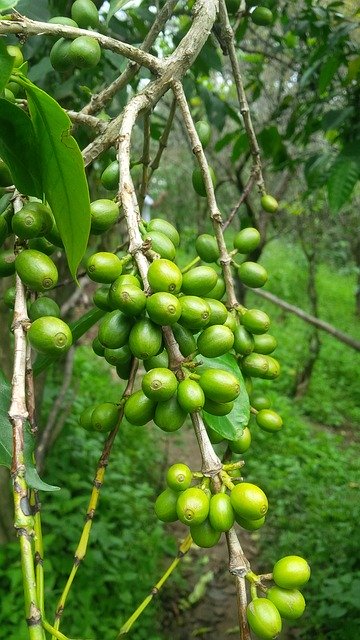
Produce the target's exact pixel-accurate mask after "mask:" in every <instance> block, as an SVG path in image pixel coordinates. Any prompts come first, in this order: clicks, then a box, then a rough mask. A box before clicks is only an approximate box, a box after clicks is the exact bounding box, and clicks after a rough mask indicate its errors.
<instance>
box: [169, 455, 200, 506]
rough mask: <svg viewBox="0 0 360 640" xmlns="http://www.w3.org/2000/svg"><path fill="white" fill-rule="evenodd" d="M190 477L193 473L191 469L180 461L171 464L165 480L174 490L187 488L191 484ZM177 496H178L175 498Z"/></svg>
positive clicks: (191, 477)
mask: <svg viewBox="0 0 360 640" xmlns="http://www.w3.org/2000/svg"><path fill="white" fill-rule="evenodd" d="M192 479H193V474H192V471H191V469H189V467H188V466H187V465H186V464H183V463H182V462H177V463H176V464H173V465H171V467H169V469H168V471H167V474H166V482H167V484H168V486H169V487H170V489H172V490H173V491H176V492H178V491H184V490H185V489H188V488H189V487H190V485H191V482H192ZM177 498H178V496H177V497H176V499H177Z"/></svg>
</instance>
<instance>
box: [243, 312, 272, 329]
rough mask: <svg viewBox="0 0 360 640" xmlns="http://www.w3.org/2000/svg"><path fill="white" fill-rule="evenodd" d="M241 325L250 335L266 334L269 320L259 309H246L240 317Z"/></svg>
mask: <svg viewBox="0 0 360 640" xmlns="http://www.w3.org/2000/svg"><path fill="white" fill-rule="evenodd" d="M241 324H242V325H243V327H245V329H247V330H248V331H250V333H255V334H259V333H266V332H267V331H268V329H269V327H270V318H269V316H268V315H267V314H266V313H265V312H264V311H261V310H260V309H247V310H246V311H245V313H244V314H243V315H242V316H241Z"/></svg>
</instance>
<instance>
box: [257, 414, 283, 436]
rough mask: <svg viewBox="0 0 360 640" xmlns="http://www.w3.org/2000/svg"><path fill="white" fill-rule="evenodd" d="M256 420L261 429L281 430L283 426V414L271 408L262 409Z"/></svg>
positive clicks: (272, 431)
mask: <svg viewBox="0 0 360 640" xmlns="http://www.w3.org/2000/svg"><path fill="white" fill-rule="evenodd" d="M256 422H257V424H258V425H259V427H260V429H262V430H263V431H268V432H269V433H274V432H275V431H280V429H281V428H282V426H283V421H282V419H281V416H279V414H278V413H276V412H275V411H272V410H271V409H261V411H259V412H258V413H257V414H256Z"/></svg>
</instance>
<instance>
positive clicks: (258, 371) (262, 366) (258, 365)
mask: <svg viewBox="0 0 360 640" xmlns="http://www.w3.org/2000/svg"><path fill="white" fill-rule="evenodd" d="M241 370H242V371H243V373H245V375H248V376H254V377H255V378H264V379H265V380H274V379H275V378H277V377H278V376H279V375H280V364H279V363H278V361H277V360H275V358H272V357H271V356H263V355H261V354H260V353H254V352H253V353H250V354H249V355H248V356H246V357H245V358H243V360H242V362H241Z"/></svg>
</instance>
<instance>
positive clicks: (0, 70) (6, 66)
mask: <svg viewBox="0 0 360 640" xmlns="http://www.w3.org/2000/svg"><path fill="white" fill-rule="evenodd" d="M13 64H14V58H13V57H12V56H10V55H9V54H8V52H7V48H6V45H5V44H4V41H3V40H0V91H3V90H4V89H5V87H6V85H7V83H8V82H9V78H10V74H11V71H12V68H13Z"/></svg>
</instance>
